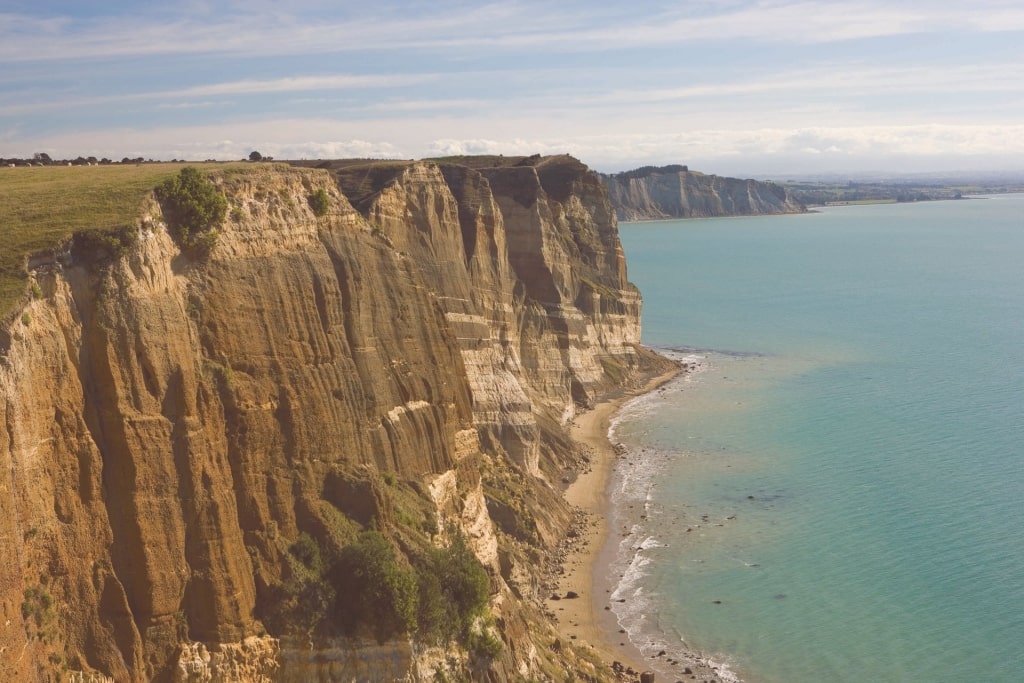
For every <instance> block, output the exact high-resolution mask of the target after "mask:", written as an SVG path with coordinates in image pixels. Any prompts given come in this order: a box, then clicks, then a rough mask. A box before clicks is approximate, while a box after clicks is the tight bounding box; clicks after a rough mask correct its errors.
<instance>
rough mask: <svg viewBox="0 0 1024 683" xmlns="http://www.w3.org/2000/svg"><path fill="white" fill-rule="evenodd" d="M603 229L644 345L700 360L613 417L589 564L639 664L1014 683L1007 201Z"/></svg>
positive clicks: (1014, 219)
mask: <svg viewBox="0 0 1024 683" xmlns="http://www.w3.org/2000/svg"><path fill="white" fill-rule="evenodd" d="M620 236H621V239H622V242H623V245H624V248H625V250H626V254H627V259H628V262H629V275H630V279H631V280H632V281H633V282H634V283H636V284H637V286H638V287H639V288H640V290H641V292H642V293H643V295H644V318H643V325H644V328H643V329H644V331H643V339H644V342H645V343H646V344H648V345H649V346H652V347H655V348H658V349H660V350H663V351H664V352H666V353H668V354H669V355H675V356H677V357H680V358H686V359H687V360H688V361H690V362H693V363H696V364H697V369H696V370H695V371H693V372H690V373H687V374H686V375H684V376H681V377H680V378H679V379H677V380H675V381H674V382H672V383H671V384H669V385H667V386H666V387H664V388H663V389H662V390H660V391H657V392H654V393H653V394H649V395H647V396H643V397H640V398H638V399H636V400H634V401H632V402H630V403H629V404H627V405H626V406H625V407H624V408H623V410H622V411H620V413H619V415H618V417H617V418H616V420H615V421H614V423H613V426H612V430H611V438H612V439H613V440H614V441H616V442H618V443H621V444H622V445H623V446H624V447H625V457H624V458H623V459H622V460H620V462H619V464H618V466H617V469H616V473H615V475H614V477H613V482H612V500H613V513H612V518H611V531H612V533H611V534H610V539H611V540H610V543H613V544H614V548H613V549H612V550H611V552H612V553H613V555H614V557H615V559H614V561H613V562H612V565H611V568H610V572H611V573H610V575H609V576H608V577H606V578H607V579H608V580H609V581H610V582H611V585H612V586H613V587H614V592H613V595H612V606H613V611H614V613H615V617H616V619H617V621H618V623H619V624H620V626H621V627H622V628H623V629H624V630H625V631H626V632H627V633H628V635H629V638H630V640H631V641H632V642H633V643H634V644H635V645H636V646H637V647H639V648H640V650H641V651H642V652H643V653H644V654H645V657H646V659H647V661H650V662H651V665H652V669H654V670H657V671H659V672H660V673H661V674H662V675H664V676H667V677H669V680H675V678H671V677H672V676H675V677H676V678H679V677H680V671H678V670H677V668H678V667H675V666H673V665H669V664H667V660H668V659H671V658H672V652H673V651H678V650H679V649H680V648H681V647H686V648H687V649H690V650H695V651H698V652H702V653H705V654H707V656H708V657H709V658H712V659H714V660H715V661H716V662H718V663H719V664H720V666H721V674H722V678H723V679H728V678H729V677H730V676H735V677H737V678H742V679H743V680H745V681H749V682H751V683H794V682H804V681H806V682H812V681H824V680H829V681H843V680H875V681H893V682H896V681H947V680H948V681H954V680H961V679H963V678H966V677H970V678H976V679H978V680H985V681H996V682H1005V683H1010V682H1011V681H1018V680H1020V677H1021V674H1020V668H1021V666H1022V665H1024V652H1022V649H1024V646H1022V643H1024V571H1022V569H1021V567H1022V565H1024V343H1022V342H1024V275H1022V271H1021V265H1020V264H1021V263H1024V195H994V196H991V197H987V198H977V199H970V200H962V201H946V202H926V203H916V204H887V205H866V206H843V207H829V208H825V209H821V210H819V211H818V212H815V213H809V214H800V215H786V216H765V217H753V218H719V219H707V220H687V221H659V222H654V223H626V224H622V225H621V227H620ZM662 650H664V651H666V655H664V656H661V657H659V656H658V653H660V652H661V651H662Z"/></svg>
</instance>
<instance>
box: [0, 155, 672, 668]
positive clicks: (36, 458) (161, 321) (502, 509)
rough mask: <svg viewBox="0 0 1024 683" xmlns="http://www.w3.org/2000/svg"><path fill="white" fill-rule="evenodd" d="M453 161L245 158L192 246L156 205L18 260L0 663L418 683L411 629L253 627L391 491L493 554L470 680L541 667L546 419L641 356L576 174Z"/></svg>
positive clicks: (633, 313) (575, 165) (618, 252)
mask: <svg viewBox="0 0 1024 683" xmlns="http://www.w3.org/2000/svg"><path fill="white" fill-rule="evenodd" d="M477 165H479V164H477ZM471 166H473V164H464V163H460V162H459V161H458V160H456V161H449V162H444V163H440V162H438V163H435V162H409V163H400V164H383V165H382V164H378V165H365V166H352V165H345V166H344V167H341V168H339V169H336V172H335V171H332V170H326V169H319V170H318V169H309V168H289V167H283V166H269V165H258V166H253V167H252V169H251V170H247V171H245V172H240V173H231V174H225V175H222V176H220V177H214V178H213V181H214V182H216V183H217V184H218V186H219V187H220V188H221V190H222V191H223V192H224V193H225V195H226V196H227V199H228V204H229V216H230V218H229V219H228V220H227V221H226V222H225V224H224V225H223V226H222V227H221V229H220V235H219V239H218V242H217V245H216V247H215V248H214V249H213V250H212V252H211V253H210V254H209V255H208V256H197V255H194V254H188V253H182V252H181V251H180V250H179V249H178V247H177V246H176V245H175V243H174V241H173V240H172V239H171V238H170V237H169V235H168V232H167V230H166V229H165V227H164V224H163V220H164V219H163V215H162V213H161V210H160V207H159V205H157V204H156V203H155V201H154V202H151V203H150V204H149V205H148V206H147V207H145V214H146V217H145V219H144V220H143V222H142V224H141V233H140V234H141V238H140V240H139V242H138V244H137V245H135V246H133V247H132V248H131V249H129V250H128V252H127V253H126V254H124V255H121V256H115V255H111V254H107V253H104V252H102V250H100V251H96V250H95V249H92V250H90V249H87V248H84V247H81V248H73V247H72V244H71V243H69V245H68V246H67V248H66V250H63V251H60V252H58V253H56V254H54V256H53V258H52V259H50V260H48V261H47V260H46V259H36V260H35V261H34V264H35V267H34V269H33V271H32V273H31V278H32V280H33V282H34V283H35V284H36V285H38V290H39V291H40V292H41V293H42V296H40V297H37V298H35V299H34V300H32V301H31V302H30V303H29V304H28V305H27V307H26V309H25V311H24V313H25V314H26V315H22V316H20V317H15V318H14V319H13V322H12V323H11V326H10V329H9V330H8V331H7V332H8V334H9V338H10V343H9V345H7V347H6V348H4V349H3V350H2V355H0V424H2V425H3V428H2V429H0V547H3V548H4V549H5V551H6V552H4V553H3V554H0V679H3V680H12V681H14V680H17V681H29V682H32V681H40V682H41V681H47V680H56V679H57V678H60V679H61V680H63V679H64V678H67V677H68V676H70V675H72V674H74V676H76V677H77V678H76V680H97V681H98V680H108V679H113V680H115V681H148V680H165V681H172V680H174V681H179V680H180V681H216V680H239V681H276V680H281V681H284V680H315V679H316V677H318V676H327V677H334V676H362V675H365V672H366V671H371V672H372V671H374V670H378V671H381V672H384V670H385V669H386V670H387V671H386V673H381V674H380V675H381V676H386V678H387V679H388V680H390V679H391V678H392V677H394V676H397V675H398V673H401V675H403V676H408V677H409V678H410V680H413V679H416V678H417V677H418V676H420V675H421V674H422V675H423V676H427V675H429V673H430V671H429V670H428V669H429V667H427V664H426V663H425V662H427V663H429V660H430V656H433V657H435V658H436V657H437V656H438V655H437V653H436V652H435V653H434V654H433V655H429V656H428V655H427V654H424V653H425V652H426V650H423V649H422V648H421V649H417V647H416V646H415V643H412V647H411V648H410V643H409V642H404V643H394V644H392V645H387V644H384V645H377V644H372V645H366V646H362V645H360V644H359V643H357V642H345V643H341V644H339V643H314V642H312V641H307V642H296V641H294V640H289V639H278V638H273V637H271V636H269V635H267V624H266V623H264V621H265V616H266V609H267V608H266V605H267V604H268V600H269V597H268V596H271V595H272V594H273V591H274V589H275V586H277V585H279V584H280V583H281V582H282V581H284V580H285V579H286V578H287V572H288V569H287V567H288V563H287V561H286V559H287V558H286V555H287V552H288V548H289V547H290V546H291V544H293V543H294V542H295V541H296V539H297V538H298V537H299V535H300V534H303V533H305V534H308V535H310V536H311V537H313V538H316V539H321V540H324V542H330V541H331V539H332V534H335V535H336V534H337V533H339V532H338V529H358V528H369V527H371V526H373V527H374V528H381V529H384V530H385V531H389V530H392V531H393V534H394V536H395V537H396V538H399V540H400V539H401V537H402V528H403V525H408V524H409V523H410V522H409V520H408V519H407V518H406V517H407V516H408V515H405V516H403V514H404V513H402V514H400V513H399V512H396V509H395V507H394V505H393V504H392V503H390V502H389V501H390V500H391V498H392V497H393V494H391V493H389V491H388V485H387V484H385V483H382V482H384V481H396V480H397V481H398V482H401V483H402V485H403V486H406V487H407V488H408V490H410V491H418V492H420V493H419V494H417V495H420V500H421V501H426V502H425V503H424V504H425V505H426V506H427V516H429V517H432V521H431V522H430V525H428V526H429V527H430V528H432V529H435V530H436V533H437V535H436V536H435V540H436V541H437V542H438V543H442V542H444V538H443V537H444V535H445V533H446V531H445V530H446V529H457V530H458V531H459V533H461V534H464V535H465V537H466V538H467V540H468V542H469V544H470V546H471V548H472V550H473V551H474V552H475V553H476V555H477V557H478V558H479V559H480V561H481V562H483V563H484V565H485V566H486V567H488V569H489V571H490V572H491V575H492V587H493V591H492V593H493V594H492V610H493V612H494V614H495V616H496V618H497V623H498V625H499V627H500V631H501V634H502V637H503V639H504V640H505V648H504V650H503V651H502V654H501V655H500V656H498V657H496V658H495V659H494V661H492V662H490V663H489V664H487V665H486V666H487V667H488V671H489V672H490V673H488V674H487V675H488V676H491V677H492V678H494V679H495V680H502V679H505V678H511V677H513V676H518V675H522V676H526V675H532V674H533V673H537V672H539V671H542V670H543V668H544V667H545V666H549V665H550V662H549V661H548V660H549V659H550V658H551V657H552V654H551V652H549V651H546V650H545V649H544V648H543V647H540V648H538V647H537V645H536V642H535V641H536V639H537V635H536V634H537V633H539V632H543V629H544V624H543V623H542V622H543V620H542V619H539V618H538V616H537V615H538V613H537V611H536V609H535V608H534V607H532V602H531V598H532V597H534V594H536V593H537V591H539V590H540V586H539V582H538V578H537V575H536V572H535V571H533V570H534V569H535V567H531V562H533V563H535V562H536V558H537V557H538V553H539V552H541V551H543V549H544V548H545V547H549V546H550V545H552V544H553V543H555V542H556V541H557V539H558V538H559V537H560V535H561V534H562V533H563V532H564V530H565V528H566V525H567V524H568V523H569V520H570V517H571V514H570V511H569V510H568V509H567V508H566V506H565V505H564V503H563V502H562V501H561V498H560V496H559V495H558V490H557V484H558V483H559V482H560V480H561V477H562V476H563V475H564V473H565V472H566V470H567V469H568V468H571V467H572V464H573V461H574V458H575V457H576V454H575V453H573V452H572V450H571V449H568V448H567V447H566V440H565V436H564V430H562V425H564V424H565V423H566V422H567V421H568V420H570V419H571V418H572V416H573V415H574V414H575V412H576V411H577V410H579V409H580V408H581V407H585V406H586V405H587V404H588V403H589V402H590V401H591V400H592V398H593V397H594V396H595V395H596V394H598V393H600V392H603V391H607V390H608V389H610V388H612V387H614V386H616V385H619V384H621V383H623V382H625V381H628V379H629V378H630V377H631V376H633V375H634V374H635V373H636V371H637V370H638V368H640V367H641V365H643V364H644V363H657V362H658V361H656V360H652V357H651V354H649V353H648V352H646V351H645V350H644V349H642V348H640V347H639V346H638V342H639V333H640V328H639V316H640V297H639V294H638V292H637V291H636V289H635V288H634V287H633V286H632V285H630V284H629V282H628V281H627V280H626V268H625V261H624V257H623V253H622V249H621V246H620V244H619V241H618V237H617V232H616V225H615V219H614V215H613V212H612V209H611V206H610V204H609V202H608V199H607V195H606V193H605V192H604V190H603V188H602V186H601V184H600V182H599V181H598V179H597V177H596V176H595V175H594V174H592V173H591V172H589V171H588V170H587V169H586V168H585V167H584V166H582V165H581V164H579V162H577V161H575V160H573V159H571V158H567V157H556V158H545V159H540V158H532V159H527V160H524V161H523V162H522V163H521V165H511V164H508V165H502V166H493V165H492V166H491V167H485V168H472V167H471ZM485 166H486V165H485ZM319 190H323V191H324V192H326V194H327V195H328V197H329V200H330V201H329V205H330V209H329V211H328V212H327V214H326V215H322V216H318V215H316V214H315V213H314V212H313V211H312V209H311V208H310V206H309V204H308V203H307V198H308V197H309V196H310V195H311V193H313V192H316V191H319ZM346 195H347V196H346ZM349 198H351V200H352V201H351V202H350V201H349ZM353 204H354V205H355V207H354V206H353ZM502 482H504V484H503V483H502ZM509 482H511V483H509ZM506 484H507V485H508V487H509V488H508V489H507V490H511V491H515V492H516V495H515V496H514V497H502V496H501V495H498V493H495V492H496V491H500V490H501V486H503V485H506ZM496 519H498V520H500V523H498V524H496ZM431 525H432V526H431ZM389 533H390V532H389ZM389 648H391V649H389ZM317 652H322V653H323V656H322V657H320V656H319V655H315V653H317ZM385 660H386V661H387V662H388V666H387V667H378V666H375V665H373V662H375V661H378V662H380V661H385ZM440 661H443V657H442V658H441V660H440ZM368 662H369V663H368ZM318 667H327V668H326V669H323V668H322V669H318ZM346 667H348V668H346ZM425 667H427V668H425ZM328 670H329V672H328ZM318 671H319V673H318ZM75 672H77V673H75ZM346 672H347V673H346ZM360 672H364V673H360ZM396 672H397V673H396ZM417 672H419V673H417ZM424 672H425V673H424ZM381 680H384V679H381Z"/></svg>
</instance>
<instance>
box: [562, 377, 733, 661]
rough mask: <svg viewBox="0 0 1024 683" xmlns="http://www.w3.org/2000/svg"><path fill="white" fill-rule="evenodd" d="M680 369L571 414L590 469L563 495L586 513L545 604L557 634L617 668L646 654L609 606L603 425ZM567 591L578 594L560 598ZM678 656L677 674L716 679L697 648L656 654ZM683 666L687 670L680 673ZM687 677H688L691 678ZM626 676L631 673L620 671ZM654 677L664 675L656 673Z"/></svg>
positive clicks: (611, 456)
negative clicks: (553, 595) (622, 629)
mask: <svg viewBox="0 0 1024 683" xmlns="http://www.w3.org/2000/svg"><path fill="white" fill-rule="evenodd" d="M679 372H680V370H678V369H673V370H671V371H669V372H666V373H664V374H661V375H658V376H656V377H652V378H651V379H650V380H649V381H648V382H647V383H646V384H645V385H644V386H643V387H641V388H639V389H636V390H632V391H629V392H625V393H623V394H622V395H618V396H614V397H612V398H609V399H608V400H606V401H602V402H600V403H598V404H597V405H596V406H595V407H594V409H593V410H590V411H588V412H586V413H583V414H582V415H579V416H577V417H576V419H575V420H574V422H573V425H572V429H571V433H572V437H573V439H575V440H576V441H577V442H578V443H581V444H583V445H584V446H585V447H586V448H587V450H588V451H589V453H590V469H589V470H588V471H586V472H583V473H581V474H580V475H579V476H578V477H577V478H576V480H575V481H574V482H573V483H572V484H570V485H569V487H568V489H567V490H566V492H565V498H566V500H567V501H568V502H569V503H570V504H572V505H574V506H576V507H577V508H578V509H580V510H581V511H582V512H583V513H584V514H585V523H584V524H583V525H582V527H581V528H580V529H579V530H578V531H579V534H580V538H579V539H577V540H578V542H576V543H574V544H573V545H572V550H571V552H570V553H569V555H568V556H567V557H566V560H565V565H564V570H565V573H564V574H563V575H562V576H561V577H560V579H559V582H558V595H559V596H562V598H563V599H560V600H550V599H549V600H548V601H547V604H548V607H549V608H550V609H551V610H552V612H554V614H555V616H556V619H557V624H558V630H559V632H560V634H561V636H562V638H563V639H564V640H566V641H569V642H573V643H575V644H577V645H583V646H585V647H590V648H593V649H594V651H595V652H596V653H597V654H599V655H600V656H601V658H602V659H604V660H605V661H606V662H607V663H609V664H611V663H612V662H616V661H617V662H620V663H621V665H622V669H623V670H625V669H628V668H632V669H633V671H634V672H636V677H639V673H640V672H643V671H647V670H650V662H651V660H650V658H645V657H644V656H643V654H642V653H641V652H640V650H639V649H637V648H636V647H634V646H633V645H632V644H631V643H630V642H629V639H628V638H627V636H626V634H625V633H620V632H619V625H618V623H617V622H616V621H615V616H614V614H613V613H612V612H611V611H610V610H606V609H605V608H606V607H610V605H611V599H610V594H609V591H610V590H611V589H612V586H611V585H610V583H609V579H608V578H607V575H608V567H607V565H606V564H605V562H607V559H606V558H607V557H608V556H609V555H610V556H614V553H602V550H603V549H604V548H605V545H606V543H607V542H608V532H609V519H610V515H611V498H610V496H609V485H610V483H611V475H612V472H613V471H614V468H615V463H616V459H617V454H616V452H615V450H614V448H613V446H612V444H611V443H610V442H609V440H608V428H609V426H610V423H611V419H612V418H613V417H614V415H615V413H616V411H618V409H619V408H620V407H621V406H622V405H623V404H624V403H625V402H626V401H628V400H629V399H631V398H633V397H634V396H639V395H641V394H645V393H648V392H651V391H654V390H655V389H657V388H658V387H660V386H661V385H663V384H665V383H666V382H668V381H669V380H671V379H673V378H674V377H676V376H677V375H678V374H679ZM570 591H572V592H574V593H576V594H577V595H578V596H579V597H577V598H574V599H565V598H564V596H565V595H566V594H567V593H569V592H570ZM668 658H671V659H675V660H679V663H678V665H673V666H672V667H671V668H672V669H673V670H674V671H675V672H676V673H675V674H673V675H674V676H675V678H672V679H671V680H672V681H675V680H677V679H679V680H687V679H690V680H694V679H695V680H700V681H703V680H712V679H714V680H721V679H720V677H719V673H718V671H715V670H713V669H711V668H710V667H709V666H707V665H704V664H702V663H701V662H700V661H699V660H700V657H699V655H697V653H685V652H680V651H674V652H670V653H667V654H666V655H665V657H664V658H660V659H661V661H660V662H659V665H660V667H659V668H664V667H666V664H665V660H666V659H668ZM684 667H689V668H690V669H691V670H692V673H690V674H683V673H682V671H683V670H684ZM691 677H692V678H691ZM622 678H623V680H631V679H632V678H634V676H627V675H623V676H622ZM658 680H659V681H660V680H667V679H666V678H665V676H663V675H660V676H658Z"/></svg>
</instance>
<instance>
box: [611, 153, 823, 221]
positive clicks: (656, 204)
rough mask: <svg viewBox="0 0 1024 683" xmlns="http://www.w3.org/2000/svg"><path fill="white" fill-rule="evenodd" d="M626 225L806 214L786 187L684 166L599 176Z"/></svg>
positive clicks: (651, 168)
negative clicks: (716, 217) (701, 171)
mask: <svg viewBox="0 0 1024 683" xmlns="http://www.w3.org/2000/svg"><path fill="white" fill-rule="evenodd" d="M600 178H601V182H602V183H604V185H605V187H607V188H608V196H609V198H610V199H611V202H612V205H613V206H614V207H615V213H616V215H617V216H618V218H619V220H622V221H644V220H659V219H668V218H711V217H715V216H757V215H762V214H778V213H803V212H805V211H806V210H807V209H806V207H805V206H804V205H803V204H801V203H800V202H799V201H797V200H796V199H795V198H793V197H792V196H790V194H789V193H788V192H787V191H786V189H785V188H784V187H782V186H781V185H777V184H775V183H771V182H762V181H758V180H740V179H739V178H724V177H721V176H716V175H705V174H703V173H698V172H696V171H690V170H689V169H688V168H687V167H685V166H664V167H661V168H655V167H650V166H649V167H645V168H641V169H637V170H635V171H627V172H624V173H617V174H614V175H604V174H601V176H600Z"/></svg>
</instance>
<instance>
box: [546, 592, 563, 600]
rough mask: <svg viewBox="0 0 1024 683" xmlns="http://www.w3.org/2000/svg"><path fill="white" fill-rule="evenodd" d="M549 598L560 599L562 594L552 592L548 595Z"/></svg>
mask: <svg viewBox="0 0 1024 683" xmlns="http://www.w3.org/2000/svg"><path fill="white" fill-rule="evenodd" d="M549 599H550V600H561V599H562V596H561V595H559V594H558V593H552V594H551V597H550V598H549Z"/></svg>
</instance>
